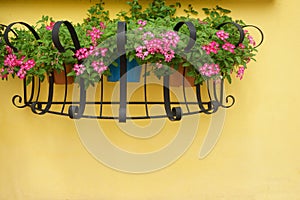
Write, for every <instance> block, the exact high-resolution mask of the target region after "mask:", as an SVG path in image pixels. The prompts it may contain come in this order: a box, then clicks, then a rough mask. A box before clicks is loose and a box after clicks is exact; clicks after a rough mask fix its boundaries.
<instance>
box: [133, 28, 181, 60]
mask: <svg viewBox="0 0 300 200" xmlns="http://www.w3.org/2000/svg"><path fill="white" fill-rule="evenodd" d="M142 39H143V43H144V45H143V46H138V47H137V48H136V49H135V50H136V56H137V57H139V58H141V59H142V60H144V59H145V57H147V56H148V55H149V54H152V55H154V54H161V55H163V56H164V60H165V62H170V61H171V60H172V59H173V58H174V57H175V51H174V50H173V49H172V47H174V48H175V47H176V46H177V44H178V42H179V39H180V38H179V36H178V34H177V33H176V32H174V31H167V32H166V33H163V34H160V36H159V37H155V35H154V34H153V33H151V32H146V33H144V35H143V37H142ZM159 66H160V65H159Z"/></svg>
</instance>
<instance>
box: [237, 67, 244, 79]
mask: <svg viewBox="0 0 300 200" xmlns="http://www.w3.org/2000/svg"><path fill="white" fill-rule="evenodd" d="M244 72H245V68H244V66H241V67H239V69H238V71H237V74H236V77H237V78H239V79H240V80H242V78H243V76H244Z"/></svg>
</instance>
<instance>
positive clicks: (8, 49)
mask: <svg viewBox="0 0 300 200" xmlns="http://www.w3.org/2000/svg"><path fill="white" fill-rule="evenodd" d="M5 50H6V51H7V53H9V54H12V53H13V51H12V48H10V47H9V46H7V45H5Z"/></svg>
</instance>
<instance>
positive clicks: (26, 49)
mask: <svg viewBox="0 0 300 200" xmlns="http://www.w3.org/2000/svg"><path fill="white" fill-rule="evenodd" d="M16 24H21V25H23V26H22V27H19V28H15V27H14V25H16ZM53 25H54V21H53V19H52V18H50V17H48V16H43V17H42V18H41V20H39V21H38V22H37V23H36V25H35V26H30V25H29V24H26V23H24V22H20V23H19V22H15V23H12V24H10V25H9V28H8V29H10V30H13V31H14V32H15V33H16V34H15V36H13V37H8V33H9V31H10V30H6V42H7V43H8V45H6V46H5V51H4V53H5V56H4V68H3V69H2V75H3V76H8V75H9V74H11V75H12V76H13V77H14V76H15V75H16V76H17V77H19V78H20V79H25V78H26V83H27V84H29V83H30V82H31V81H32V79H33V78H34V77H38V79H39V80H40V81H44V79H45V77H46V76H50V75H52V73H57V72H61V71H63V70H64V69H65V61H66V60H65V58H67V57H68V56H67V55H66V54H61V53H60V52H58V50H57V49H56V48H55V47H54V45H53V43H52V37H51V36H52V34H51V31H52V27H53ZM24 27H25V28H24ZM2 52H3V51H2ZM73 60H74V59H73ZM54 80H55V79H54ZM68 82H69V83H70V82H72V80H70V79H68Z"/></svg>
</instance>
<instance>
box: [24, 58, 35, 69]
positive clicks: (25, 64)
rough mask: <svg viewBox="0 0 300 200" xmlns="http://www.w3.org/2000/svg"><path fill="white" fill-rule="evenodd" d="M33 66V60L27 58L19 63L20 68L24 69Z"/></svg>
mask: <svg viewBox="0 0 300 200" xmlns="http://www.w3.org/2000/svg"><path fill="white" fill-rule="evenodd" d="M34 66H35V61H34V60H33V59H29V60H27V61H26V62H25V63H23V64H22V65H21V68H23V69H24V70H25V71H28V70H30V69H31V68H33V67H34Z"/></svg>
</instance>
